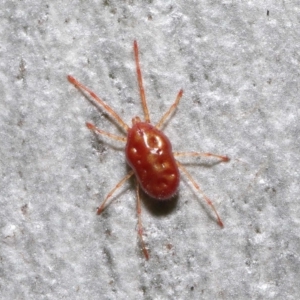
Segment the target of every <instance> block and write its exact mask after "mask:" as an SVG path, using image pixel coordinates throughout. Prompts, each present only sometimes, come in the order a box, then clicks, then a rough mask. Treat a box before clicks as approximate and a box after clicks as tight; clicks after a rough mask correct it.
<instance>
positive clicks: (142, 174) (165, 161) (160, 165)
mask: <svg viewBox="0 0 300 300" xmlns="http://www.w3.org/2000/svg"><path fill="white" fill-rule="evenodd" d="M133 49H134V58H135V63H136V72H137V78H138V84H139V91H140V97H141V101H142V106H143V111H144V116H145V121H141V119H140V118H139V117H134V118H133V119H132V127H131V128H130V127H129V126H128V125H127V124H126V123H125V122H124V121H123V120H122V119H121V118H120V116H119V115H118V114H117V113H116V112H115V111H114V110H113V109H112V108H111V107H110V106H108V105H107V104H106V103H105V102H104V101H103V100H101V99H100V98H99V97H98V96H97V95H96V94H95V93H94V92H92V91H91V90H90V89H88V88H87V87H85V86H84V85H83V84H81V83H80V82H78V81H77V80H76V79H75V78H74V77H72V76H71V75H69V76H68V80H69V81H70V82H71V83H72V84H73V85H75V87H77V88H79V89H81V90H83V91H85V92H87V93H88V94H89V95H90V96H91V97H92V99H93V100H94V101H95V103H96V104H98V105H99V106H102V108H103V109H104V110H105V111H106V112H108V113H109V114H110V115H111V116H112V117H113V118H114V119H115V121H116V122H117V123H118V124H119V125H120V126H121V127H122V128H123V129H124V131H125V132H126V133H127V137H121V136H116V135H114V134H111V133H108V132H106V131H103V130H101V129H99V128H97V127H95V126H94V125H93V124H91V123H86V126H87V127H88V128H89V129H90V130H92V131H94V132H96V133H97V134H100V135H104V136H108V137H109V138H112V139H114V140H117V141H121V142H126V148H125V154H126V161H127V163H128V165H129V166H130V167H131V168H132V170H131V171H130V172H129V173H128V174H127V175H126V176H125V177H123V178H122V180H121V181H120V182H119V183H118V184H117V185H116V186H115V187H114V188H113V189H112V190H111V191H110V192H109V194H108V195H107V196H106V198H105V199H104V201H103V202H102V204H101V206H100V207H99V208H98V210H97V214H101V212H102V211H103V210H104V208H105V207H106V206H105V204H106V202H107V200H108V199H109V198H111V197H112V195H113V194H114V192H115V191H116V190H117V189H118V188H120V187H121V186H122V185H123V184H124V182H126V181H127V180H128V179H129V178H130V177H131V176H132V175H135V176H136V178H137V181H138V184H137V185H136V194H137V215H138V235H139V238H140V241H141V246H142V251H143V253H144V256H145V258H146V259H148V258H149V253H148V250H147V249H146V246H145V243H144V240H143V227H142V221H141V200H140V191H139V187H141V188H142V189H143V191H144V192H145V193H146V194H148V195H149V196H151V197H152V198H155V199H158V200H160V201H163V200H167V199H170V198H172V197H173V196H174V195H175V194H176V193H177V190H178V186H179V181H180V174H179V170H180V171H181V172H182V173H183V174H185V175H186V176H187V178H188V179H189V180H190V182H191V183H192V184H193V186H194V187H195V189H196V190H197V191H199V192H200V193H201V194H202V196H203V198H204V199H205V201H206V202H207V204H208V205H209V206H210V207H211V208H212V210H213V211H214V213H215V215H216V217H217V221H218V224H219V225H220V226H221V227H223V222H222V220H221V218H220V216H219V214H218V212H217V210H216V208H215V206H214V205H213V203H212V201H211V200H210V199H209V198H208V197H207V196H206V195H205V194H204V193H203V192H202V190H201V189H200V187H199V186H198V184H197V183H196V182H195V180H194V179H193V178H192V176H191V175H190V173H188V171H187V170H186V168H185V167H184V166H183V165H182V164H181V163H180V162H178V161H177V160H176V159H175V157H178V156H204V157H215V158H217V159H219V160H220V161H222V162H227V161H229V158H228V157H227V156H221V155H216V154H212V153H200V152H172V145H171V142H170V140H169V139H168V138H167V137H166V135H165V134H164V133H163V132H162V131H161V130H160V128H161V127H162V126H163V124H164V122H165V121H166V120H167V118H168V117H169V116H170V115H171V114H172V113H173V112H174V110H175V109H176V107H177V105H178V103H179V101H180V99H181V97H182V94H183V90H180V91H179V93H178V94H177V97H176V100H175V102H174V103H173V104H172V105H171V107H170V108H169V109H168V111H167V112H166V113H165V114H164V115H163V116H162V118H161V119H160V121H159V122H158V123H157V124H156V125H151V122H150V116H149V111H148V106H147V102H146V97H145V91H144V86H143V79H142V73H141V68H140V62H139V53H138V44H137V42H136V41H134V43H133Z"/></svg>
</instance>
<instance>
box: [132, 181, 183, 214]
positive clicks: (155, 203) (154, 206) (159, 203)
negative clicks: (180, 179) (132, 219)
mask: <svg viewBox="0 0 300 300" xmlns="http://www.w3.org/2000/svg"><path fill="white" fill-rule="evenodd" d="M135 184H136V183H135ZM140 196H141V201H142V202H143V204H144V206H145V207H146V209H147V210H148V211H150V213H151V214H152V215H154V216H156V217H161V216H165V215H168V214H170V213H171V212H172V211H173V210H174V209H175V207H176V206H177V202H178V198H179V197H178V194H176V195H175V196H174V197H172V198H170V199H168V200H158V199H154V198H151V197H150V196H149V195H147V194H146V193H145V192H144V191H142V190H141V189H140Z"/></svg>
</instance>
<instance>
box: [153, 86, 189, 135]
mask: <svg viewBox="0 0 300 300" xmlns="http://www.w3.org/2000/svg"><path fill="white" fill-rule="evenodd" d="M182 94H183V90H180V91H179V92H178V94H177V97H176V99H175V102H174V103H173V104H172V105H171V106H170V108H169V109H168V111H167V112H166V113H165V114H164V115H163V116H162V117H161V119H160V120H159V122H158V123H157V124H156V125H155V127H156V128H157V129H160V128H161V127H162V125H163V124H164V123H165V121H166V120H167V118H168V117H169V116H170V115H171V114H172V113H173V111H174V110H175V109H176V107H177V106H178V103H179V101H180V99H181V97H182Z"/></svg>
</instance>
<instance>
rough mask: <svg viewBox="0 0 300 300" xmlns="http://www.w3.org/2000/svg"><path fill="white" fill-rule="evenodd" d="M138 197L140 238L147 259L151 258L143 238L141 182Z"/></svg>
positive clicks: (137, 191)
mask: <svg viewBox="0 0 300 300" xmlns="http://www.w3.org/2000/svg"><path fill="white" fill-rule="evenodd" d="M136 197H137V205H136V211H137V216H138V235H139V238H140V242H141V246H142V250H143V253H144V256H145V258H146V260H148V259H149V253H148V250H147V249H146V245H145V242H144V239H143V225H142V218H141V213H142V209H141V197H140V187H139V184H138V183H137V184H136Z"/></svg>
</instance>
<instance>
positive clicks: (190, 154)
mask: <svg viewBox="0 0 300 300" xmlns="http://www.w3.org/2000/svg"><path fill="white" fill-rule="evenodd" d="M173 155H174V156H177V157H178V156H203V157H215V158H218V159H220V160H221V161H223V162H227V161H229V160H230V158H229V157H228V156H222V155H217V154H212V153H209V152H206V153H204V152H173Z"/></svg>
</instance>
